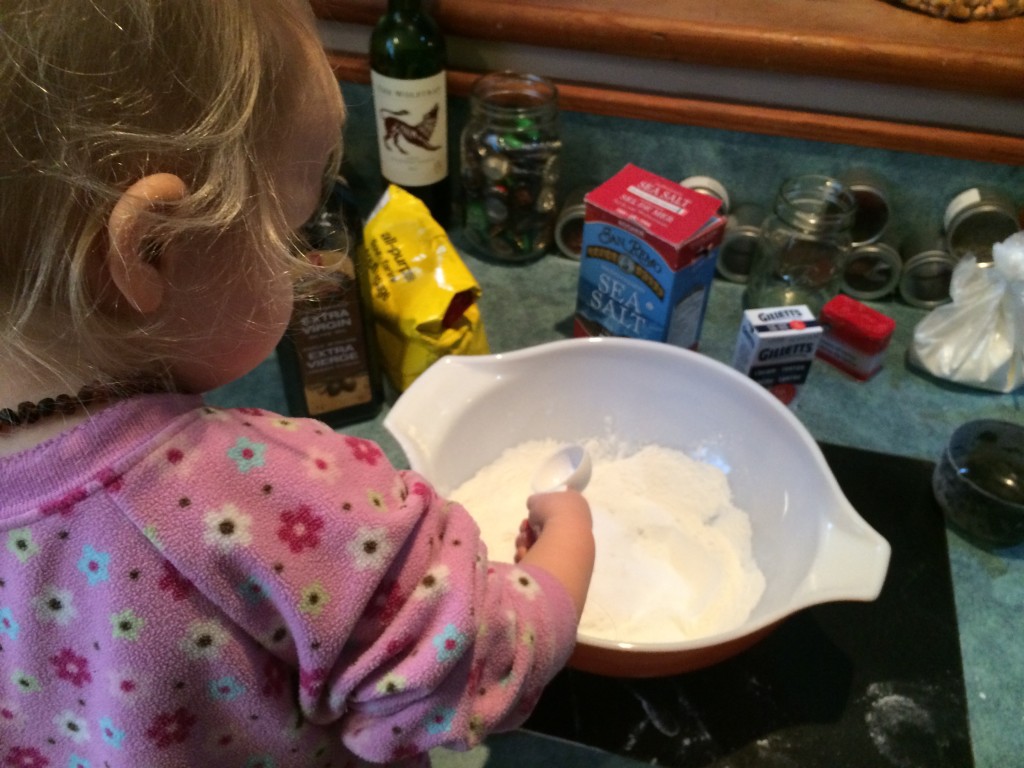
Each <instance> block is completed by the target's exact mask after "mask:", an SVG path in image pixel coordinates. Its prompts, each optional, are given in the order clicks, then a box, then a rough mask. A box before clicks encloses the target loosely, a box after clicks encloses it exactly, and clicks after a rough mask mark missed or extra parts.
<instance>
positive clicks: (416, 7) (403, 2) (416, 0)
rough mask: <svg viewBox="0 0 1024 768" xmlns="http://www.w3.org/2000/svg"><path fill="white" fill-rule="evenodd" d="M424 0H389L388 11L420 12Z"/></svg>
mask: <svg viewBox="0 0 1024 768" xmlns="http://www.w3.org/2000/svg"><path fill="white" fill-rule="evenodd" d="M422 10H423V0H388V13H419V12H420V11H422Z"/></svg>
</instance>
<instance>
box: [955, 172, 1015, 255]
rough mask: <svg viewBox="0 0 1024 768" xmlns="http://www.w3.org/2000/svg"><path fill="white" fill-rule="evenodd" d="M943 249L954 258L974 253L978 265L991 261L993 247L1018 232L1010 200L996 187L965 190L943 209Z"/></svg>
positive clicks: (1008, 196) (1007, 195) (1012, 204)
mask: <svg viewBox="0 0 1024 768" xmlns="http://www.w3.org/2000/svg"><path fill="white" fill-rule="evenodd" d="M943 225H944V228H945V231H946V250H948V251H949V253H951V254H953V255H954V256H956V257H957V258H961V257H963V256H966V255H967V254H973V255H974V257H975V259H977V260H978V263H986V262H990V261H992V246H993V245H994V244H995V243H1001V242H1002V241H1003V240H1005V239H1006V238H1008V237H1009V236H1010V235H1012V234H1013V233H1014V232H1017V231H1019V230H1020V221H1019V220H1018V218H1017V207H1016V205H1015V204H1014V202H1013V198H1012V197H1010V195H1009V194H1007V193H1006V192H1004V191H1002V190H1000V189H996V188H995V187H986V186H977V187H971V188H970V189H965V190H964V191H963V192H961V193H960V194H958V195H956V196H955V197H954V198H953V199H952V200H950V201H949V204H948V205H947V206H946V212H945V215H944V217H943Z"/></svg>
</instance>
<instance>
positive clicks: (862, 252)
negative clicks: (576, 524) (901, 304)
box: [842, 240, 903, 300]
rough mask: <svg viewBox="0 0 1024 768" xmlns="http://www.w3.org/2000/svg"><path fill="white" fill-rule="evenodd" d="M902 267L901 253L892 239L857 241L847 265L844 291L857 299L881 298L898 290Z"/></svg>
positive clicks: (844, 269) (844, 271) (844, 276)
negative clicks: (887, 240) (858, 242)
mask: <svg viewBox="0 0 1024 768" xmlns="http://www.w3.org/2000/svg"><path fill="white" fill-rule="evenodd" d="M902 270H903V261H902V259H901V258H900V253H899V251H897V250H896V248H895V247H894V246H893V245H891V244H889V243H888V242H885V241H884V240H880V241H878V242H875V243H863V244H862V245H855V246H853V248H852V249H851V251H850V257H849V258H848V259H847V260H846V266H845V267H843V285H842V291H843V293H845V294H846V295H847V296H852V297H854V298H855V299H862V300H869V299H880V298H882V297H883V296H888V295H889V294H890V293H892V292H893V291H895V290H896V286H898V285H899V282H900V272H902Z"/></svg>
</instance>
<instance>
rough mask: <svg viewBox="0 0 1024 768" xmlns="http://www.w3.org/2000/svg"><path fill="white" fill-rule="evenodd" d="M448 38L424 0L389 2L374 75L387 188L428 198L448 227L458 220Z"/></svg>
mask: <svg viewBox="0 0 1024 768" xmlns="http://www.w3.org/2000/svg"><path fill="white" fill-rule="evenodd" d="M446 64H447V54H446V48H445V39H444V34H443V33H442V32H441V28H440V27H439V26H438V25H437V22H436V21H435V20H434V19H433V18H432V17H431V16H430V15H429V14H428V13H427V12H426V11H425V10H424V8H423V2H421V0H388V10H387V13H385V14H384V15H383V16H381V18H380V20H379V21H378V22H377V25H376V26H375V27H374V29H373V33H372V35H371V36H370V77H371V84H372V87H373V107H374V113H375V120H376V125H377V146H378V149H379V151H380V169H381V176H382V178H383V181H384V185H385V186H387V185H388V184H396V185H398V186H400V187H402V188H403V189H405V190H407V191H408V192H410V193H412V194H414V195H415V196H416V197H418V198H419V199H420V200H422V201H423V202H424V203H425V204H426V206H427V208H428V209H429V210H430V215H431V216H433V217H434V220H435V221H437V223H438V224H440V225H441V226H442V227H447V226H448V222H449V219H450V216H451V182H450V178H449V174H448V92H447V86H446V80H445V76H446V72H445V66H446Z"/></svg>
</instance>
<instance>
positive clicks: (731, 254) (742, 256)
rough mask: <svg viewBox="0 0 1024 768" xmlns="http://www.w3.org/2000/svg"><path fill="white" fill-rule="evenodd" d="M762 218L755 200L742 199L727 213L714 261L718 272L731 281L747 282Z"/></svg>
mask: <svg viewBox="0 0 1024 768" xmlns="http://www.w3.org/2000/svg"><path fill="white" fill-rule="evenodd" d="M764 220H765V210H764V208H762V207H761V206H760V205H757V204H756V203H743V204H742V205H738V206H736V208H735V210H733V211H732V212H730V213H729V218H728V219H727V220H726V223H725V234H724V235H723V236H722V244H721V246H719V248H718V260H717V261H716V262H715V269H716V270H717V272H718V274H719V275H721V276H722V277H724V278H725V279H726V280H730V281H731V282H734V283H745V282H747V279H748V278H749V277H750V265H751V264H752V263H753V261H754V254H755V253H756V251H757V240H758V238H759V237H760V236H761V223H762V222H763V221H764Z"/></svg>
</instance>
